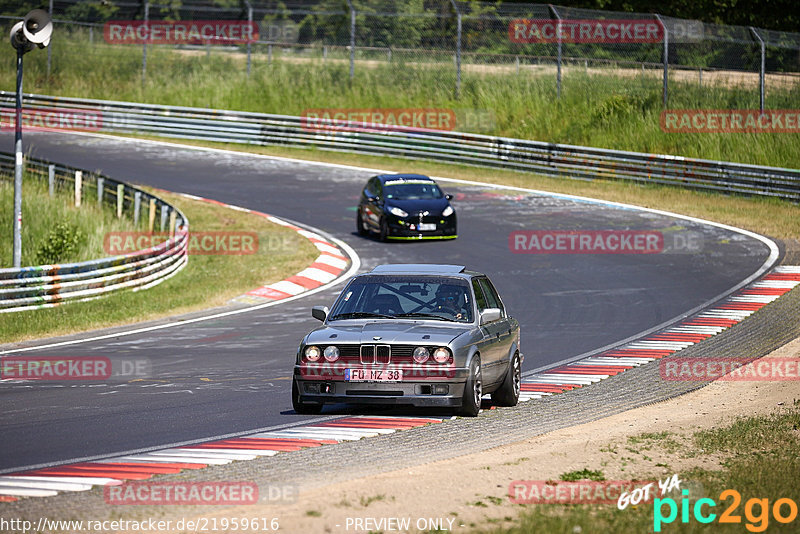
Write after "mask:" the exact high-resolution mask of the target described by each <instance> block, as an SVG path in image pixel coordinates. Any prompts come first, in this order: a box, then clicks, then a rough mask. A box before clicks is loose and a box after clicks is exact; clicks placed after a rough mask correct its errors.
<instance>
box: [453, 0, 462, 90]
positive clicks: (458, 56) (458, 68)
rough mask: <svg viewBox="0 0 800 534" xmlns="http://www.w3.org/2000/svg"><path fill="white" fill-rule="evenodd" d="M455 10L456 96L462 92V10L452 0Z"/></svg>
mask: <svg viewBox="0 0 800 534" xmlns="http://www.w3.org/2000/svg"><path fill="white" fill-rule="evenodd" d="M450 4H451V5H452V6H453V10H454V11H455V12H456V91H455V94H456V98H458V96H459V94H460V93H461V11H459V9H458V5H457V4H456V2H455V0H450Z"/></svg>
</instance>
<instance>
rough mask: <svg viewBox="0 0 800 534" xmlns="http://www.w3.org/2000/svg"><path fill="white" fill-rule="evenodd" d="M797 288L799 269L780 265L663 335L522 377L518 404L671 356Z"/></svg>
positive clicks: (665, 331) (659, 333)
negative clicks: (720, 302) (523, 378)
mask: <svg viewBox="0 0 800 534" xmlns="http://www.w3.org/2000/svg"><path fill="white" fill-rule="evenodd" d="M798 284H800V266H796V265H782V266H779V267H775V268H774V269H773V270H772V271H771V272H770V273H769V274H767V275H766V276H764V277H763V278H760V279H759V280H757V281H755V282H753V283H751V284H749V285H748V286H745V287H744V288H743V289H740V290H739V291H737V292H735V293H734V294H733V295H732V296H730V297H728V298H727V299H725V301H724V302H723V303H722V304H719V305H717V306H716V307H714V308H711V309H707V310H704V311H703V312H701V313H699V314H697V315H695V316H693V317H691V318H690V319H686V320H684V321H682V322H680V323H678V324H676V325H674V326H671V327H670V328H667V329H666V330H663V331H661V332H658V333H655V334H650V335H648V336H646V337H644V338H642V339H637V340H636V341H631V342H630V343H627V344H625V345H622V346H621V347H617V348H614V349H611V350H607V351H605V352H602V353H600V354H595V355H593V356H590V357H588V358H584V359H582V360H578V361H576V362H572V363H570V364H567V365H562V366H559V367H555V368H553V369H548V370H546V371H543V372H541V373H538V374H534V375H529V376H526V378H525V380H524V381H523V382H522V385H521V389H522V393H521V394H520V400H521V401H528V400H531V399H538V398H541V397H545V396H547V395H553V394H555V393H562V392H564V391H569V390H571V389H575V388H579V387H583V386H587V385H589V384H593V383H595V382H599V381H600V380H604V379H606V378H608V377H609V376H614V375H618V374H620V373H623V372H625V371H627V370H628V369H632V368H634V367H638V366H640V365H644V364H645V363H649V362H651V361H653V360H657V359H659V358H663V357H664V356H668V355H670V354H675V353H676V352H679V351H681V350H683V349H685V348H686V347H690V346H692V345H694V344H695V343H699V342H701V341H703V340H704V339H707V338H709V337H711V336H714V335H717V334H719V333H720V332H722V331H723V330H725V329H727V328H730V327H731V326H733V325H735V324H737V323H739V322H741V321H743V320H744V319H745V318H747V317H749V316H750V315H752V314H754V313H755V312H757V311H758V310H760V309H761V308H763V307H764V306H766V305H767V304H769V303H771V302H773V301H775V300H777V299H779V298H780V297H781V296H782V295H783V294H784V293H788V292H789V291H791V290H792V289H793V288H794V287H795V286H797V285H798Z"/></svg>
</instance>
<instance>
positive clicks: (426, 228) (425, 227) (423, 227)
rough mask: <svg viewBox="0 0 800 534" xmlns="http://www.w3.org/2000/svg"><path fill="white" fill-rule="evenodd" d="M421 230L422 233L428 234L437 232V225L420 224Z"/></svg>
mask: <svg viewBox="0 0 800 534" xmlns="http://www.w3.org/2000/svg"><path fill="white" fill-rule="evenodd" d="M419 229H420V230H421V231H422V232H428V231H431V230H436V224H435V223H420V224H419Z"/></svg>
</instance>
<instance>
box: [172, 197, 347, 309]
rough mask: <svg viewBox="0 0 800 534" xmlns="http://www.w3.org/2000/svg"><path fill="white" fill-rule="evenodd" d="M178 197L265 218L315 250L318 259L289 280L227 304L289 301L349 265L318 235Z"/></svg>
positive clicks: (271, 217)
mask: <svg viewBox="0 0 800 534" xmlns="http://www.w3.org/2000/svg"><path fill="white" fill-rule="evenodd" d="M179 194H180V195H181V196H184V197H186V198H191V199H193V200H200V201H203V202H208V203H210V204H217V205H219V206H224V207H226V208H231V209H235V210H237V211H243V212H245V213H251V214H253V215H258V216H261V217H266V218H267V219H268V220H269V221H270V222H272V223H275V224H278V225H280V226H285V227H287V228H291V229H292V230H294V231H295V232H297V233H298V234H300V235H301V236H303V237H305V238H306V239H308V240H309V241H311V243H313V244H314V246H315V247H317V250H319V251H320V255H319V256H318V257H317V259H315V260H314V263H312V264H311V265H309V266H308V267H306V268H305V269H303V270H302V271H300V272H299V273H297V274H295V275H294V276H290V277H289V278H287V279H286V280H281V281H280V282H275V283H273V284H269V285H266V286H261V287H258V288H256V289H253V290H251V291H248V292H247V293H245V294H244V295H241V296H239V297H236V298H234V299H232V300H231V302H236V303H240V304H261V303H263V302H269V301H272V300H281V299H285V298H288V297H293V296H295V295H299V294H300V293H304V292H306V291H309V290H311V289H316V288H318V287H319V286H321V285H324V284H327V283H329V282H332V281H333V280H336V279H337V278H338V277H339V276H341V275H342V273H344V272H345V271H346V270H347V267H348V265H349V264H350V260H349V259H348V257H347V255H346V254H345V253H344V252H343V251H342V250H341V249H339V247H337V246H336V245H335V244H333V243H331V242H330V241H328V240H327V239H325V238H324V237H322V236H321V235H319V234H316V233H314V232H309V231H308V230H305V229H303V228H300V227H299V226H296V225H294V224H291V223H288V222H286V221H284V220H283V219H279V218H278V217H274V216H272V215H268V214H266V213H262V212H260V211H255V210H251V209H247V208H242V207H239V206H233V205H231V204H225V203H223V202H220V201H218V200H213V199H209V198H203V197H198V196H195V195H189V194H187V193H179Z"/></svg>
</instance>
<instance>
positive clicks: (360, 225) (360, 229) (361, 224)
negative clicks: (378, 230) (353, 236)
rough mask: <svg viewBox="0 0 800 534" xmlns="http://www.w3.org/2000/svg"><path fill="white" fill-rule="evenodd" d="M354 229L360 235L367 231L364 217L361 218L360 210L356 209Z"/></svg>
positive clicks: (365, 233)
mask: <svg viewBox="0 0 800 534" xmlns="http://www.w3.org/2000/svg"><path fill="white" fill-rule="evenodd" d="M356 230H357V231H358V235H360V236H362V237H363V236H365V235H367V234H368V233H369V230H367V227H366V226H364V219H362V218H361V210H359V211H358V215H357V216H356Z"/></svg>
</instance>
